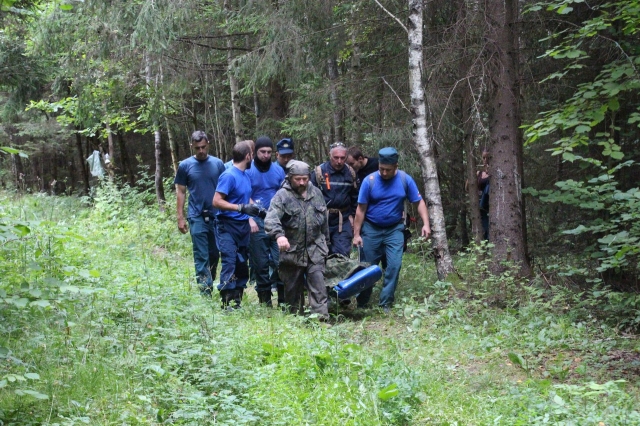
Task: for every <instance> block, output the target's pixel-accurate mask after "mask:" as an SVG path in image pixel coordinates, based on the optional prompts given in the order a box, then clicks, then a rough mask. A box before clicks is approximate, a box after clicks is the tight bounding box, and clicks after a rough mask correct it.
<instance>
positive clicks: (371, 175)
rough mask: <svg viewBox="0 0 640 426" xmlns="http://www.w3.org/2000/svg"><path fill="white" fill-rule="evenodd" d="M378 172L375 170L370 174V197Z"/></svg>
mask: <svg viewBox="0 0 640 426" xmlns="http://www.w3.org/2000/svg"><path fill="white" fill-rule="evenodd" d="M376 173H378V172H373V173H371V174H370V175H369V198H371V191H373V184H374V183H375V181H376Z"/></svg>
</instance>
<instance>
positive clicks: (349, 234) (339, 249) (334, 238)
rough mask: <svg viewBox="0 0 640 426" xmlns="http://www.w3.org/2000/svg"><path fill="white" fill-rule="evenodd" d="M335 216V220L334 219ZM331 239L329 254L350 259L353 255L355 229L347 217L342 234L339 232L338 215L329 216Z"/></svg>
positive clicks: (344, 217) (343, 223)
mask: <svg viewBox="0 0 640 426" xmlns="http://www.w3.org/2000/svg"><path fill="white" fill-rule="evenodd" d="M334 215H335V218H334V217H333V216H334ZM329 219H330V220H329V238H330V239H331V245H330V246H329V254H333V253H338V254H342V255H344V256H347V257H349V253H351V245H352V242H353V228H352V227H351V222H349V219H348V218H347V216H344V215H343V219H344V221H343V222H342V232H340V231H339V228H340V227H339V225H338V214H337V213H333V214H331V215H330V216H329Z"/></svg>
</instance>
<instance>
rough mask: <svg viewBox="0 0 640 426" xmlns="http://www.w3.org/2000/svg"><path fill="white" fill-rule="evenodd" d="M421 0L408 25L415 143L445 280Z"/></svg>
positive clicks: (412, 3) (447, 267) (447, 266)
mask: <svg viewBox="0 0 640 426" xmlns="http://www.w3.org/2000/svg"><path fill="white" fill-rule="evenodd" d="M422 2H423V0H409V19H408V26H407V30H408V34H409V88H410V91H411V115H412V121H413V143H414V145H415V146H416V149H417V150H418V152H419V153H420V158H421V164H420V165H421V167H422V176H423V179H424V187H425V201H426V203H427V206H428V210H429V219H430V222H431V231H432V235H433V237H432V238H433V252H434V254H435V261H436V269H437V272H438V279H440V280H442V279H444V278H445V277H446V276H447V275H448V274H449V273H450V272H452V271H453V262H452V260H451V254H450V253H449V243H448V242H447V231H446V229H445V222H444V212H443V210H442V199H441V197H440V184H439V182H438V172H437V170H436V161H435V158H434V155H433V143H434V141H433V139H432V138H431V137H430V135H429V133H428V131H427V114H426V104H425V94H424V89H423V87H422V26H423V25H422V20H423V15H422Z"/></svg>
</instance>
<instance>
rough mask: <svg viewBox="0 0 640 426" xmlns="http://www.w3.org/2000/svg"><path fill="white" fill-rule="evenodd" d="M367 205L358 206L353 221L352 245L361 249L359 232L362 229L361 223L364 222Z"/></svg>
mask: <svg viewBox="0 0 640 426" xmlns="http://www.w3.org/2000/svg"><path fill="white" fill-rule="evenodd" d="M368 206H369V205H368V204H358V208H357V209H356V217H355V219H354V220H353V245H354V246H357V247H362V237H361V236H360V230H361V229H362V223H363V222H364V215H365V213H366V212H367V207H368Z"/></svg>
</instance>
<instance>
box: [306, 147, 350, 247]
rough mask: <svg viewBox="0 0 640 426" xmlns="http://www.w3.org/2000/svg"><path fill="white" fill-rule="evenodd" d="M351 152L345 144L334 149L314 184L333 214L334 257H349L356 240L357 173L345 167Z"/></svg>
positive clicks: (331, 222)
mask: <svg viewBox="0 0 640 426" xmlns="http://www.w3.org/2000/svg"><path fill="white" fill-rule="evenodd" d="M346 159H347V148H345V146H344V144H343V143H342V142H336V143H334V144H332V145H331V146H330V150H329V161H327V162H325V163H322V164H321V165H319V166H317V167H316V168H315V170H314V173H312V174H311V183H313V185H315V186H317V187H318V188H319V189H320V191H322V196H323V197H324V201H325V203H326V204H327V209H328V211H329V235H330V241H331V246H330V247H329V252H330V253H331V254H333V253H338V254H342V255H344V256H349V252H351V239H352V238H353V230H352V224H353V216H354V215H355V214H356V207H357V205H358V188H357V185H358V182H357V177H356V172H355V171H354V170H353V169H352V168H351V166H349V165H347V164H345V160H346Z"/></svg>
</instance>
